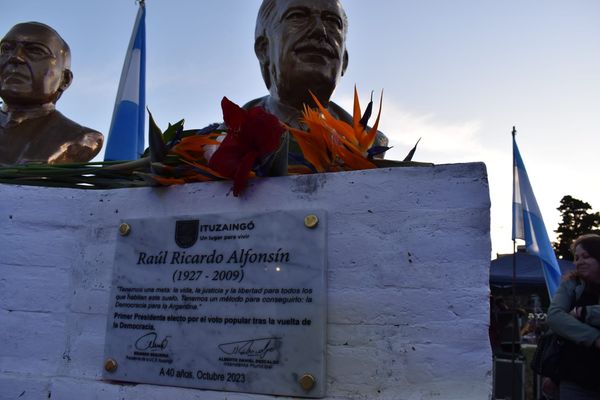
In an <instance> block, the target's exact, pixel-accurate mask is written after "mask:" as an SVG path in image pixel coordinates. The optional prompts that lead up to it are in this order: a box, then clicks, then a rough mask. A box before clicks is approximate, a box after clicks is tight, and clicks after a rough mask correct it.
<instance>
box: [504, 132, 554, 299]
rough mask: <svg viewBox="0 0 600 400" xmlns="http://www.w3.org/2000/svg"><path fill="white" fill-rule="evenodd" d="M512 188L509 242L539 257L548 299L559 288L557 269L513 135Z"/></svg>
mask: <svg viewBox="0 0 600 400" xmlns="http://www.w3.org/2000/svg"><path fill="white" fill-rule="evenodd" d="M513 158H514V166H513V167H514V175H513V176H514V186H513V227H512V228H513V231H512V239H513V240H515V239H523V240H525V246H526V248H527V253H529V254H532V255H535V256H538V257H539V259H540V262H541V267H542V268H543V271H544V278H545V280H546V286H547V287H548V293H549V294H550V298H552V296H554V293H555V292H556V289H557V288H558V286H559V285H560V276H561V273H560V268H559V267H558V261H557V260H556V255H555V254H554V250H553V249H552V244H550V239H549V238H548V232H547V231H546V227H545V226H544V220H543V218H542V213H540V209H539V207H538V204H537V201H536V200H535V196H534V194H533V189H532V188H531V183H530V182H529V177H528V176H527V171H526V170H525V164H523V159H522V158H521V153H519V148H518V147H517V142H516V141H515V137H514V135H513Z"/></svg>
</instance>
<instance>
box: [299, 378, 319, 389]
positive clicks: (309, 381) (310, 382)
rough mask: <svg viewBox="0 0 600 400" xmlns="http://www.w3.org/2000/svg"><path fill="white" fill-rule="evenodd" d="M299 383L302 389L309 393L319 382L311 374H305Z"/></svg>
mask: <svg viewBox="0 0 600 400" xmlns="http://www.w3.org/2000/svg"><path fill="white" fill-rule="evenodd" d="M298 383H299V384H300V387H301V388H302V389H304V390H306V391H307V392H308V391H310V390H311V389H312V388H314V387H315V383H317V380H316V379H315V377H314V376H312V375H311V374H304V375H302V377H301V378H300V379H298Z"/></svg>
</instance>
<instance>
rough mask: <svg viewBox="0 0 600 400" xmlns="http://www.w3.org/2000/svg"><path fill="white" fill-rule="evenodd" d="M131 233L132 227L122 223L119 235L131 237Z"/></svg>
mask: <svg viewBox="0 0 600 400" xmlns="http://www.w3.org/2000/svg"><path fill="white" fill-rule="evenodd" d="M129 232H131V226H130V225H129V224H126V223H122V224H121V225H119V235H121V236H127V235H129Z"/></svg>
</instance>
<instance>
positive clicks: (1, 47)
mask: <svg viewBox="0 0 600 400" xmlns="http://www.w3.org/2000/svg"><path fill="white" fill-rule="evenodd" d="M14 48H15V46H14V44H12V43H9V42H2V43H0V54H1V55H5V54H8V53H9V52H11V51H12V50H13V49H14Z"/></svg>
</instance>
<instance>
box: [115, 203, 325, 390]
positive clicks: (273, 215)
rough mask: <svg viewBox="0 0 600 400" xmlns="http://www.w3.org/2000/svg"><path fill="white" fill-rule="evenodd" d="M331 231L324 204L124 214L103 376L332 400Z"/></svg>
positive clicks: (121, 379) (131, 380)
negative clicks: (328, 265)
mask: <svg viewBox="0 0 600 400" xmlns="http://www.w3.org/2000/svg"><path fill="white" fill-rule="evenodd" d="M326 228H327V227H326V214H325V212H324V211H315V210H310V211H298V210H296V211H277V212H268V213H262V214H251V215H248V214H238V213H235V214H234V213H232V214H219V215H199V216H188V217H172V218H149V219H136V220H127V221H122V224H121V226H120V227H119V229H118V232H119V237H118V240H117V246H116V251H115V261H114V270H113V286H112V292H111V297H110V306H109V314H108V322H107V332H106V344H105V359H104V365H103V377H104V378H105V379H109V380H117V381H127V382H139V383H152V384H158V385H168V386H183V387H192V388H201V389H211V390H227V391H236V392H245V393H262V394H272V395H285V396H298V397H324V396H325V388H326V366H325V358H326V327H327V321H326V318H327V291H326V258H327V253H326Z"/></svg>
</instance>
